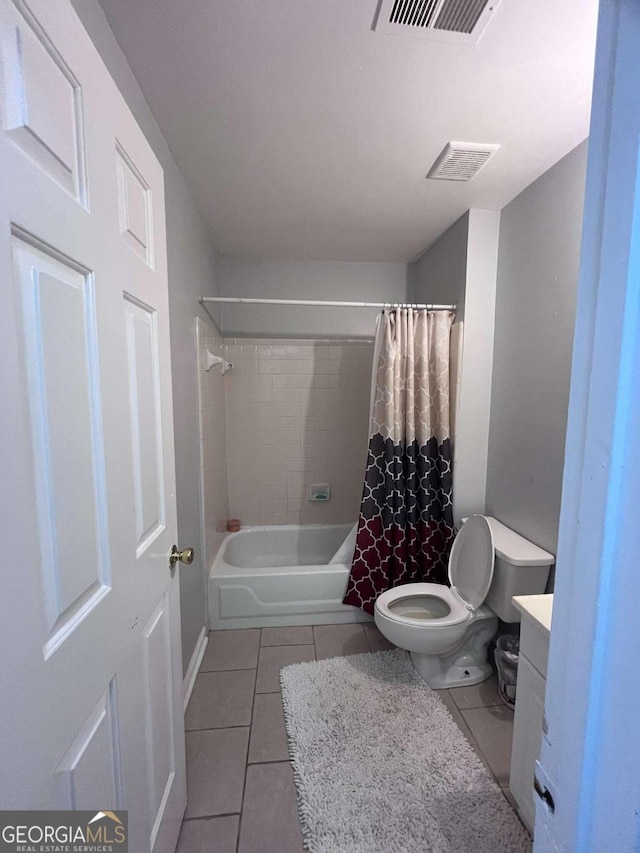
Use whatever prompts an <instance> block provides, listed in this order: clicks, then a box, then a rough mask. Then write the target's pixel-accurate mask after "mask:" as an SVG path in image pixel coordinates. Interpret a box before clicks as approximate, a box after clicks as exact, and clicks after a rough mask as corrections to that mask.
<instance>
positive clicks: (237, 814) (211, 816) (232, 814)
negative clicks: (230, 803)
mask: <svg viewBox="0 0 640 853" xmlns="http://www.w3.org/2000/svg"><path fill="white" fill-rule="evenodd" d="M217 817H237V818H239V817H240V812H225V813H224V814H199V815H194V816H193V817H185V818H183V821H184V822H185V823H186V822H187V821H192V820H215V818H217ZM238 822H239V821H238Z"/></svg>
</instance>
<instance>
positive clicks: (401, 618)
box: [375, 515, 554, 689]
mask: <svg viewBox="0 0 640 853" xmlns="http://www.w3.org/2000/svg"><path fill="white" fill-rule="evenodd" d="M463 521H464V524H463V525H462V527H461V528H460V530H459V532H458V535H457V536H456V538H455V541H454V543H453V547H452V549H451V556H450V557H449V582H450V583H451V587H447V586H443V585H442V584H435V583H409V584H403V585H402V586H397V587H395V589H390V590H388V591H387V592H383V593H382V595H380V596H379V597H378V598H377V600H376V606H375V620H376V625H377V626H378V628H379V630H380V631H381V632H382V633H383V634H384V636H385V637H386V638H387V639H388V640H390V641H391V642H392V643H394V644H395V645H396V646H398V647H399V648H401V649H407V650H408V651H409V652H411V660H412V661H413V665H414V666H415V668H416V669H417V670H418V672H419V673H420V675H421V676H422V677H423V678H424V680H425V681H426V682H427V684H429V686H430V687H434V688H436V689H437V688H445V687H459V686H461V685H463V684H478V683H479V682H481V681H484V680H485V679H486V678H489V677H490V675H491V674H492V671H493V670H492V668H491V664H490V663H489V662H488V660H487V646H488V645H489V643H490V642H491V640H492V639H493V637H494V636H495V634H496V631H497V629H498V617H500V619H502V620H503V621H504V622H519V621H520V613H519V611H518V610H516V608H515V607H514V606H513V604H512V603H511V599H512V597H513V596H514V595H536V594H539V593H543V592H544V591H545V587H546V584H547V578H548V576H549V570H550V568H551V566H552V565H553V562H554V557H553V555H552V554H549V553H547V551H543V550H542V548H538V546H537V545H534V544H533V543H532V542H529V541H528V540H527V539H524V538H523V537H522V536H520V535H519V534H517V533H515V532H514V531H513V530H510V529H509V528H508V527H505V526H504V524H501V523H500V522H499V521H497V520H496V519H495V518H491V517H489V516H484V515H472V516H471V517H470V518H468V519H466V520H465V519H463Z"/></svg>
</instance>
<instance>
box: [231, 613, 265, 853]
mask: <svg viewBox="0 0 640 853" xmlns="http://www.w3.org/2000/svg"><path fill="white" fill-rule="evenodd" d="M260 643H262V628H260ZM260 648H261V645H258V665H259V664H260ZM257 686H258V667H257V666H256V676H255V678H254V680H253V701H252V702H251V721H250V723H249V737H248V739H247V755H246V758H245V762H244V779H243V781H242V799H241V800H240V817H239V819H238V837H237V838H236V853H238V851H239V848H240V830H241V827H242V814H243V811H244V795H245V793H246V790H247V770H248V769H249V750H250V748H251V735H252V733H253V713H254V710H255V706H256V695H257V694H256V687H257Z"/></svg>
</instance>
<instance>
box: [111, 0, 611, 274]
mask: <svg viewBox="0 0 640 853" xmlns="http://www.w3.org/2000/svg"><path fill="white" fill-rule="evenodd" d="M100 2H101V4H102V6H103V8H104V10H105V12H106V14H107V17H108V19H109V22H110V24H111V26H112V28H113V30H114V31H115V34H116V36H117V38H118V41H119V42H120V45H121V47H122V48H123V50H124V53H125V54H126V56H127V59H128V61H129V63H130V65H131V67H132V68H133V71H134V73H135V75H136V77H137V78H138V81H139V82H140V85H141V87H142V90H143V92H144V94H145V96H146V98H147V100H148V102H149V104H150V106H151V109H152V110H153V112H154V114H155V116H156V118H157V120H158V123H159V125H160V127H161V129H162V131H163V133H164V135H165V136H166V138H167V140H168V142H169V145H170V146H171V149H172V151H173V153H174V156H175V158H176V160H177V162H178V165H179V167H180V169H181V171H182V173H183V175H184V176H185V177H186V179H187V181H188V182H189V184H190V186H191V189H192V191H193V193H194V194H195V197H196V199H197V201H198V204H199V206H200V208H201V210H202V212H203V214H204V216H205V218H206V219H207V220H208V223H209V225H210V228H211V232H212V235H213V238H214V241H215V243H216V246H217V248H218V250H219V251H220V252H221V253H222V254H228V255H246V256H263V257H269V258H315V259H321V258H330V259H335V260H384V261H391V260H403V261H406V260H409V259H412V258H413V257H415V256H416V255H417V254H419V253H420V251H421V250H422V249H423V248H424V247H426V246H427V245H428V244H430V243H431V242H432V241H433V240H434V239H435V238H436V237H437V236H438V235H439V234H440V233H442V231H443V230H444V229H445V228H446V227H448V226H449V225H450V224H451V223H452V222H454V221H455V220H456V219H457V218H458V217H459V216H460V215H461V214H462V213H464V211H465V210H467V209H468V208H470V207H485V208H501V207H503V206H504V205H505V204H506V203H507V202H508V201H510V200H511V199H512V198H513V197H514V196H515V195H517V193H518V192H520V190H522V189H523V188H524V187H525V186H527V184H529V183H530V182H531V181H532V180H534V179H535V178H536V177H537V176H538V175H540V174H541V173H542V172H544V171H545V170H546V169H547V168H548V167H549V166H551V165H552V164H553V163H555V162H556V161H557V160H559V159H560V158H561V157H562V156H563V155H565V154H566V153H567V152H568V151H570V150H571V149H572V148H573V147H574V146H576V145H577V144H578V143H579V142H581V141H582V139H584V138H585V136H586V135H587V133H588V123H589V108H590V100H591V78H592V67H593V51H594V45H595V26H596V15H597V0H502V3H501V5H500V6H499V8H498V9H497V10H496V12H495V13H494V16H493V19H492V20H491V21H490V23H489V26H488V28H487V30H486V31H485V33H484V35H483V37H482V39H481V41H480V43H479V44H478V45H477V46H475V47H467V46H464V47H463V46H459V45H452V44H442V43H436V42H429V41H424V40H421V39H418V38H412V37H406V36H394V35H387V34H381V33H376V32H374V31H372V23H373V20H374V17H375V13H376V8H377V0H100ZM449 140H456V141H464V142H473V141H477V142H484V143H486V142H490V143H495V142H497V143H500V145H501V148H500V150H499V151H498V153H497V154H496V155H495V156H494V157H493V159H492V160H491V162H490V163H489V164H488V165H487V166H486V167H485V169H484V170H483V172H481V173H480V174H479V175H478V176H477V177H476V178H475V180H473V181H472V182H471V183H466V184H465V183H457V182H448V181H427V180H425V175H426V173H427V171H428V169H429V167H430V166H431V165H432V163H433V161H434V160H435V158H436V157H437V155H438V154H439V153H440V151H441V150H442V148H443V147H444V145H445V143H446V142H448V141H449Z"/></svg>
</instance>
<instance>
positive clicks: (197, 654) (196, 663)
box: [182, 625, 209, 711]
mask: <svg viewBox="0 0 640 853" xmlns="http://www.w3.org/2000/svg"><path fill="white" fill-rule="evenodd" d="M208 642H209V635H208V632H207V626H206V625H204V626H203V628H202V631H201V632H200V636H199V637H198V642H197V643H196V647H195V649H194V650H193V654H192V655H191V660H190V661H189V667H188V669H187V673H186V675H185V677H184V681H183V682H182V703H183V707H184V710H185V711H186V710H187V705H188V704H189V699H191V693H192V692H193V686H194V684H195V683H196V678H197V676H198V670H199V669H200V664H201V663H202V658H203V657H204V653H205V649H206V648H207V643H208Z"/></svg>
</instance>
